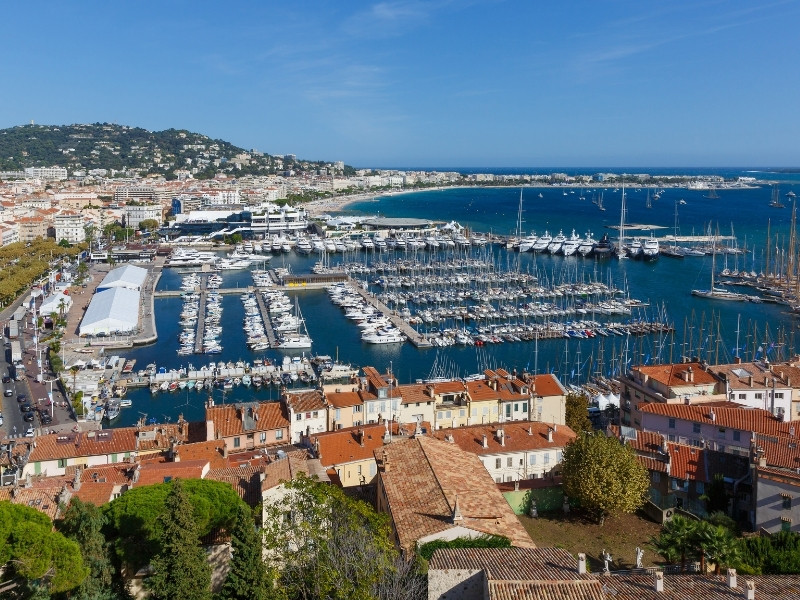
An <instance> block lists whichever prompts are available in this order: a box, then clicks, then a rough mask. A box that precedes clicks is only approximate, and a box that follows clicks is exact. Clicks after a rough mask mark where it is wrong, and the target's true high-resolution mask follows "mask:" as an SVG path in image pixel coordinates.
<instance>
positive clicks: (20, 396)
mask: <svg viewBox="0 0 800 600" xmlns="http://www.w3.org/2000/svg"><path fill="white" fill-rule="evenodd" d="M27 401H28V397H27V396H26V395H25V394H17V402H19V403H20V404H22V403H23V402H27Z"/></svg>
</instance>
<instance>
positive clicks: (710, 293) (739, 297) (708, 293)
mask: <svg viewBox="0 0 800 600" xmlns="http://www.w3.org/2000/svg"><path fill="white" fill-rule="evenodd" d="M716 258H717V251H716V238H714V239H712V242H711V287H710V288H709V289H707V290H692V296H699V297H700V298H710V299H712V300H735V301H738V302H741V301H744V300H747V299H748V298H747V296H746V295H744V294H737V293H736V292H729V291H728V290H725V289H721V288H714V271H715V270H716Z"/></svg>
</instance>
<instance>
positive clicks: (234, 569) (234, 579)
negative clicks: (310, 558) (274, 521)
mask: <svg viewBox="0 0 800 600" xmlns="http://www.w3.org/2000/svg"><path fill="white" fill-rule="evenodd" d="M231 552H232V553H233V557H232V558H231V563H230V571H229V572H228V576H227V578H226V579H225V583H224V584H223V586H222V590H221V592H220V594H219V597H220V599H224V600H267V599H268V598H270V594H271V592H272V591H273V586H272V581H271V579H270V577H268V574H267V568H266V565H265V564H264V560H263V559H262V542H261V533H260V532H259V531H257V530H256V527H255V524H254V523H253V516H252V515H251V513H250V509H249V508H248V507H247V506H245V505H244V504H240V505H239V507H238V508H237V511H236V521H235V522H234V524H233V529H232V530H231Z"/></svg>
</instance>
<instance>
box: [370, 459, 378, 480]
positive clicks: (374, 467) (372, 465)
mask: <svg viewBox="0 0 800 600" xmlns="http://www.w3.org/2000/svg"><path fill="white" fill-rule="evenodd" d="M376 469H377V467H376V465H375V461H372V462H371V463H369V476H370V477H375V472H376Z"/></svg>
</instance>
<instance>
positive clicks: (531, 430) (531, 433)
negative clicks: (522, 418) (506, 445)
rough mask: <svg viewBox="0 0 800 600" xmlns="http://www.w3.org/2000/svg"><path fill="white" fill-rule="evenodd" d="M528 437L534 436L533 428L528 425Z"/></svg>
mask: <svg viewBox="0 0 800 600" xmlns="http://www.w3.org/2000/svg"><path fill="white" fill-rule="evenodd" d="M528 435H533V427H531V426H530V425H528Z"/></svg>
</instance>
